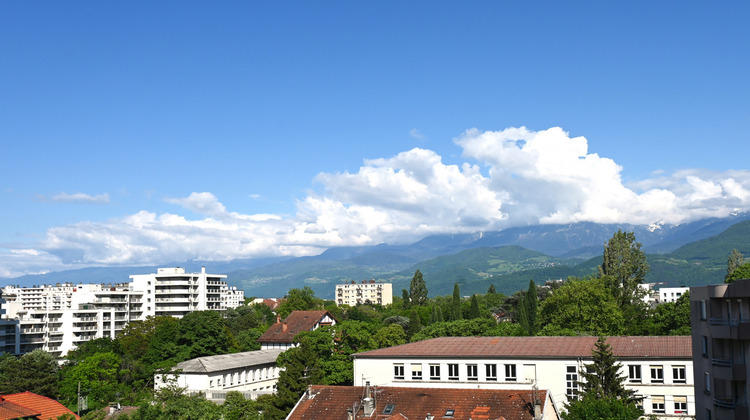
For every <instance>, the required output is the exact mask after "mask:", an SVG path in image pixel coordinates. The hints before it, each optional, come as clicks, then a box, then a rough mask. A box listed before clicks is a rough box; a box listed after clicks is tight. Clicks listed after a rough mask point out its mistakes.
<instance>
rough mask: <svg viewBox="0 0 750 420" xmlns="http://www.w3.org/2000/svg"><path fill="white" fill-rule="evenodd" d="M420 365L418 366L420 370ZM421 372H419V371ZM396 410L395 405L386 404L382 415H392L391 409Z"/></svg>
mask: <svg viewBox="0 0 750 420" xmlns="http://www.w3.org/2000/svg"><path fill="white" fill-rule="evenodd" d="M421 367H422V365H420V368H421ZM420 372H421V371H420ZM394 408H396V404H386V405H385V408H384V409H383V414H393V409H394Z"/></svg>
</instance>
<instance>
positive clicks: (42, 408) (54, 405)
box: [0, 391, 78, 420]
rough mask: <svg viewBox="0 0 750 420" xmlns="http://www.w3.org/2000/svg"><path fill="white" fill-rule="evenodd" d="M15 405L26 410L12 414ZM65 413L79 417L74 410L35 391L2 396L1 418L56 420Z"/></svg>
mask: <svg viewBox="0 0 750 420" xmlns="http://www.w3.org/2000/svg"><path fill="white" fill-rule="evenodd" d="M14 406H16V407H21V408H23V409H24V411H20V412H18V413H17V414H15V417H14V414H12V411H13V410H16V408H14ZM31 413H33V414H31ZM64 414H67V415H69V416H72V417H73V418H76V419H77V418H78V416H76V414H75V413H74V412H72V411H70V410H68V409H67V407H65V406H64V405H62V404H60V403H59V402H57V401H55V400H53V399H51V398H47V397H44V396H42V395H38V394H34V393H33V392H28V391H27V392H20V393H18V394H7V395H3V396H1V397H0V419H15V418H22V419H35V420H55V419H57V418H58V417H60V416H62V415H64ZM5 416H8V417H5Z"/></svg>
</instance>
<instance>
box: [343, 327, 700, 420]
mask: <svg viewBox="0 0 750 420" xmlns="http://www.w3.org/2000/svg"><path fill="white" fill-rule="evenodd" d="M596 340H597V338H596V337H440V338H434V339H430V340H424V341H419V342H416V343H409V344H403V345H400V346H394V347H389V348H384V349H379V350H373V351H368V352H363V353H357V354H354V355H352V357H353V358H354V385H356V386H362V385H363V384H364V383H365V382H367V381H369V382H370V383H371V384H372V385H375V386H394V387H419V388H441V387H445V388H465V389H473V390H480V389H506V390H510V389H515V390H518V389H521V390H532V389H535V388H536V389H546V390H549V392H550V393H551V394H552V395H553V396H554V403H555V404H556V407H555V408H556V409H557V411H561V410H563V407H564V404H565V403H566V402H568V401H569V400H571V399H574V398H576V395H577V393H578V391H579V379H580V378H579V373H578V372H579V371H580V370H581V369H583V367H584V365H585V364H586V363H591V361H592V356H591V350H592V349H593V348H594V344H595V343H596ZM607 343H608V344H609V345H610V346H611V348H612V352H613V354H614V355H615V356H616V357H617V358H618V359H619V360H620V362H621V363H622V365H623V367H622V374H623V375H624V376H625V377H626V382H625V387H626V388H628V389H631V390H633V391H635V393H636V394H637V395H638V396H640V397H642V398H643V399H642V403H643V408H644V411H645V412H646V413H647V414H652V413H653V414H656V415H657V416H659V415H661V416H662V417H664V418H672V417H674V415H681V416H692V415H695V406H694V391H693V378H692V377H690V376H689V375H687V372H689V371H691V370H692V369H693V361H692V352H691V346H690V337H681V336H670V337H609V338H608V339H607Z"/></svg>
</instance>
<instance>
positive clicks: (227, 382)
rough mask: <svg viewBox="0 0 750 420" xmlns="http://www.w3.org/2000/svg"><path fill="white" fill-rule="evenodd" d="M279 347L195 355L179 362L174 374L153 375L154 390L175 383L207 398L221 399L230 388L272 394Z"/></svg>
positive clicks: (248, 394) (251, 395)
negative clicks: (277, 348)
mask: <svg viewBox="0 0 750 420" xmlns="http://www.w3.org/2000/svg"><path fill="white" fill-rule="evenodd" d="M281 352H282V351H281V350H257V351H249V352H243V353H233V354H222V355H218V356H206V357H198V358H195V359H191V360H187V361H184V362H181V363H178V364H177V366H175V368H174V369H173V370H174V371H176V372H179V373H175V374H166V375H155V377H154V389H157V390H158V389H160V388H164V387H167V386H170V385H176V386H178V387H180V388H184V389H185V390H186V392H188V393H204V394H205V395H206V398H208V399H220V400H223V399H224V396H225V395H226V393H227V392H229V391H238V392H242V393H244V394H245V396H246V398H257V396H258V395H263V394H271V393H273V392H274V391H275V390H276V382H277V381H278V379H279V373H280V371H281V370H280V368H278V367H277V366H276V358H277V357H278V356H279V354H281Z"/></svg>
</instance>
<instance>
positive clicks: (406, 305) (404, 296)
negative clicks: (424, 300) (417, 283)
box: [401, 289, 411, 311]
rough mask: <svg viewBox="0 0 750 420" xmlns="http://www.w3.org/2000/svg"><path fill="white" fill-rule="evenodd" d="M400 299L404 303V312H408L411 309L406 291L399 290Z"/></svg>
mask: <svg viewBox="0 0 750 420" xmlns="http://www.w3.org/2000/svg"><path fill="white" fill-rule="evenodd" d="M401 299H402V300H403V302H404V310H405V311H406V310H409V309H410V308H411V298H410V297H409V291H408V290H406V289H401Z"/></svg>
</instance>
